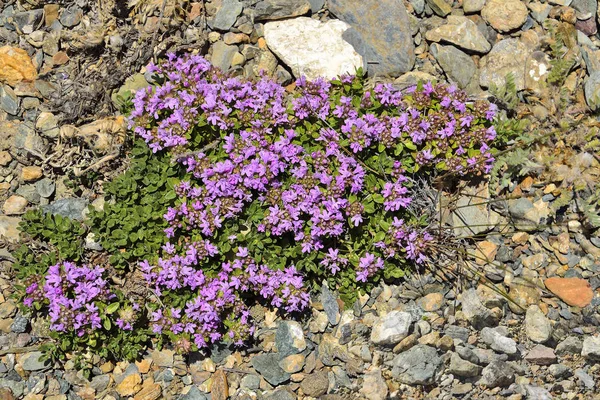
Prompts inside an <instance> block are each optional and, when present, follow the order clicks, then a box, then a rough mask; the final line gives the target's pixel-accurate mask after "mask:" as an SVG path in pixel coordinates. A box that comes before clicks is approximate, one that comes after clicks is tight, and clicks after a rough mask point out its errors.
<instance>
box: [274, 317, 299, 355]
mask: <svg viewBox="0 0 600 400" xmlns="http://www.w3.org/2000/svg"><path fill="white" fill-rule="evenodd" d="M275 345H276V346H277V353H278V354H279V356H280V358H284V357H287V356H289V355H291V354H298V353H300V352H302V351H303V350H304V349H306V340H305V339H304V333H303V331H302V326H301V325H300V324H299V323H298V322H296V321H282V322H280V323H279V326H278V327H277V332H276V333H275Z"/></svg>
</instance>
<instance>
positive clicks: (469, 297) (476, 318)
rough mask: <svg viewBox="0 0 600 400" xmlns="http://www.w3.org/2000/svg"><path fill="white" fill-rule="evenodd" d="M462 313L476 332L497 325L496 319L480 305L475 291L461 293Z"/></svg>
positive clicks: (487, 309)
mask: <svg viewBox="0 0 600 400" xmlns="http://www.w3.org/2000/svg"><path fill="white" fill-rule="evenodd" d="M462 311H463V313H464V315H465V317H466V318H467V320H468V321H469V322H470V323H471V325H473V327H474V328H475V329H477V330H481V329H483V328H484V327H490V326H496V325H498V318H497V317H496V316H495V315H494V314H493V313H492V311H491V310H490V309H489V308H487V307H485V306H484V305H483V304H482V302H481V300H480V299H479V296H478V295H477V291H476V290H475V289H469V290H467V291H465V292H463V294H462Z"/></svg>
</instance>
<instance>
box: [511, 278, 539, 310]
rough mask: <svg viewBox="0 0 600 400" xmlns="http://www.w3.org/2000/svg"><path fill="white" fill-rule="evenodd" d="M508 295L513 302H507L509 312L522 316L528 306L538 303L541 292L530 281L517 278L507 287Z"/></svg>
mask: <svg viewBox="0 0 600 400" xmlns="http://www.w3.org/2000/svg"><path fill="white" fill-rule="evenodd" d="M509 295H510V297H511V299H513V301H514V303H513V302H512V301H510V302H508V306H509V307H510V309H511V311H512V312H514V313H517V314H523V313H524V312H525V311H526V310H527V308H528V307H529V306H530V305H536V304H538V303H539V301H540V299H541V297H542V290H541V289H540V288H539V287H538V286H537V285H536V283H535V282H534V281H532V280H531V279H524V278H520V277H517V278H515V279H514V280H513V281H512V282H511V283H510V285H509ZM515 303H516V304H515ZM519 306H520V307H519Z"/></svg>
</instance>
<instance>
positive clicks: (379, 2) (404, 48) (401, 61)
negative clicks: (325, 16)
mask: <svg viewBox="0 0 600 400" xmlns="http://www.w3.org/2000/svg"><path fill="white" fill-rule="evenodd" d="M328 8H329V11H330V12H331V13H332V14H334V15H335V16H336V17H337V18H339V19H341V20H342V21H344V22H346V23H348V24H349V25H350V26H351V27H352V28H353V29H352V30H350V29H349V30H347V31H346V32H345V33H344V39H345V40H346V41H347V42H349V43H350V44H352V45H353V46H354V48H355V49H356V51H357V52H358V53H359V54H361V55H362V56H363V59H364V60H365V63H366V65H367V70H368V72H369V74H370V75H385V76H399V75H401V74H403V73H405V72H408V71H410V70H411V69H412V67H413V65H414V63H415V54H414V44H413V39H412V35H411V31H410V22H409V19H408V14H407V12H406V8H405V6H404V3H403V2H402V0H363V1H354V0H330V1H329V2H328Z"/></svg>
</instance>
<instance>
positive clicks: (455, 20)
mask: <svg viewBox="0 0 600 400" xmlns="http://www.w3.org/2000/svg"><path fill="white" fill-rule="evenodd" d="M446 22H447V23H446V24H445V25H441V26H438V27H436V28H434V29H431V30H429V31H427V33H425V39H427V40H429V41H433V42H446V43H452V44H453V45H455V46H458V47H460V48H461V49H463V50H467V51H472V52H477V53H482V54H485V53H487V52H489V51H490V49H491V48H492V46H491V45H490V43H489V42H488V41H487V39H486V38H485V36H484V35H483V33H481V31H480V30H479V28H478V27H477V25H476V24H475V22H473V21H471V20H470V19H469V18H467V17H464V16H459V15H450V16H449V17H448V18H447V20H446Z"/></svg>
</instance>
